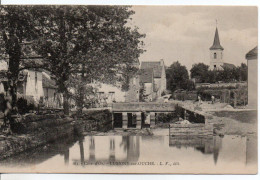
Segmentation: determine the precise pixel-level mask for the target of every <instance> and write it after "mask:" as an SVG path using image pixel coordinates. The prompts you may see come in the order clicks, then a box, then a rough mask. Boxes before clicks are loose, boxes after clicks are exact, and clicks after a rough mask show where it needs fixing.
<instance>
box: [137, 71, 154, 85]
mask: <svg viewBox="0 0 260 180" xmlns="http://www.w3.org/2000/svg"><path fill="white" fill-rule="evenodd" d="M138 74H139V77H140V83H152V82H153V69H151V68H150V69H140V70H139V72H138Z"/></svg>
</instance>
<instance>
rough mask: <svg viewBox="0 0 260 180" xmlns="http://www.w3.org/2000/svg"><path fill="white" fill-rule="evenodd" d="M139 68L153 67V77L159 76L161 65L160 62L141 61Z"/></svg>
mask: <svg viewBox="0 0 260 180" xmlns="http://www.w3.org/2000/svg"><path fill="white" fill-rule="evenodd" d="M141 69H153V75H154V78H160V77H161V75H162V66H161V64H160V62H158V61H157V62H152V61H143V62H142V63H141Z"/></svg>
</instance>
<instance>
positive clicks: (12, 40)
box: [0, 6, 36, 125]
mask: <svg viewBox="0 0 260 180" xmlns="http://www.w3.org/2000/svg"><path fill="white" fill-rule="evenodd" d="M33 18H34V17H33V14H31V12H30V7H29V6H0V39H1V41H0V49H1V51H2V52H0V54H1V59H2V58H3V59H8V62H9V63H8V64H9V66H8V70H7V79H8V81H7V98H6V100H7V102H6V104H7V106H6V110H5V113H6V115H7V117H8V118H9V121H10V124H11V125H12V123H13V119H12V118H10V117H11V114H12V113H17V83H18V75H19V71H20V70H21V69H20V68H21V66H22V63H23V60H24V59H25V58H24V57H25V56H26V51H22V49H23V45H24V43H25V42H28V41H30V40H32V39H34V38H35V37H36V36H35V33H34V23H33V22H34V21H33Z"/></svg>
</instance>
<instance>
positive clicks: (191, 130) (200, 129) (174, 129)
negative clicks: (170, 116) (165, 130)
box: [169, 124, 213, 136]
mask: <svg viewBox="0 0 260 180" xmlns="http://www.w3.org/2000/svg"><path fill="white" fill-rule="evenodd" d="M169 133H170V136H187V135H189V136H207V135H213V125H212V124H208V125H205V124H171V125H170V126H169Z"/></svg>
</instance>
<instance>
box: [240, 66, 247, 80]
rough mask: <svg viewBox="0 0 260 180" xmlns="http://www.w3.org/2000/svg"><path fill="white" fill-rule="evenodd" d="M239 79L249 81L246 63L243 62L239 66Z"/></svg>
mask: <svg viewBox="0 0 260 180" xmlns="http://www.w3.org/2000/svg"><path fill="white" fill-rule="evenodd" d="M239 77H240V78H239V80H240V81H247V65H246V64H245V63H241V65H240V67H239Z"/></svg>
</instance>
